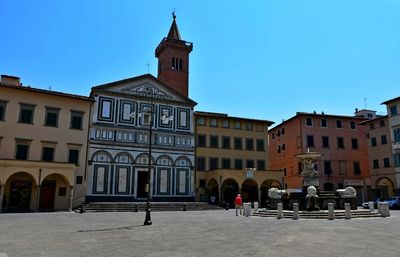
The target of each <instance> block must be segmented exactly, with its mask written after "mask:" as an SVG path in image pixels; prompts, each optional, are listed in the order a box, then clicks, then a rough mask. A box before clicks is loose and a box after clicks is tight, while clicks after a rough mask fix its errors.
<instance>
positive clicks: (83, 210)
mask: <svg viewBox="0 0 400 257" xmlns="http://www.w3.org/2000/svg"><path fill="white" fill-rule="evenodd" d="M79 213H85V203H84V202H81V206H80V209H79Z"/></svg>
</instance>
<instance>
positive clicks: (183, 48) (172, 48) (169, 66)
mask: <svg viewBox="0 0 400 257" xmlns="http://www.w3.org/2000/svg"><path fill="white" fill-rule="evenodd" d="M172 17H173V21H172V24H171V28H170V29H169V32H168V36H167V37H165V38H163V40H162V41H161V42H160V44H159V45H158V46H157V48H156V50H155V55H156V57H157V58H158V76H157V77H158V79H159V80H161V81H162V82H164V83H165V84H167V85H168V86H170V87H171V88H172V89H174V90H175V91H177V92H179V93H180V94H181V95H183V96H186V97H188V95H189V54H190V52H191V51H192V49H193V43H191V42H186V41H184V40H182V39H181V35H180V34H179V30H178V25H176V21H175V19H176V16H175V12H173V13H172Z"/></svg>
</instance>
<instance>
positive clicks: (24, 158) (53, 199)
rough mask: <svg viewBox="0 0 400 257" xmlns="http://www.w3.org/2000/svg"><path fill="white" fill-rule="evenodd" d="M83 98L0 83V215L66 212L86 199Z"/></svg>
mask: <svg viewBox="0 0 400 257" xmlns="http://www.w3.org/2000/svg"><path fill="white" fill-rule="evenodd" d="M92 102H93V101H92V100H91V99H90V98H88V97H83V96H77V95H71V94H65V93H60V92H55V91H50V90H43V89H37V88H32V87H27V86H23V85H22V84H21V83H20V81H19V78H18V77H12V76H6V75H2V76H1V81H0V211H38V210H68V209H71V208H72V207H74V206H77V205H79V204H80V203H81V202H82V201H84V197H85V172H86V171H85V167H86V165H85V164H86V159H87V158H86V152H87V137H88V124H89V122H88V119H89V117H90V114H89V112H90V106H91V104H92Z"/></svg>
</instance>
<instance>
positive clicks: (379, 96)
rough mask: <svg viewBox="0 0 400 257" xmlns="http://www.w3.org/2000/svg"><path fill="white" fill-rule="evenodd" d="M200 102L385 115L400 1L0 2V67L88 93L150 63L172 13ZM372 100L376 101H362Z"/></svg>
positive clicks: (398, 88)
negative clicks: (187, 45) (186, 44)
mask: <svg viewBox="0 0 400 257" xmlns="http://www.w3.org/2000/svg"><path fill="white" fill-rule="evenodd" d="M174 8H175V9H176V15H177V23H178V26H179V30H180V32H181V36H182V38H183V39H184V40H187V41H191V42H193V44H194V48H193V52H192V53H191V55H190V89H189V91H190V97H191V98H192V99H193V100H195V101H196V102H198V106H197V107H196V110H199V111H200V110H201V111H212V112H223V113H228V114H229V115H231V116H239V117H248V118H257V119H267V120H272V121H274V122H277V123H280V122H281V120H282V119H288V118H290V117H292V116H293V115H295V113H296V112H297V111H304V112H313V111H314V110H315V111H317V112H321V111H324V112H325V113H329V114H340V115H352V114H353V112H354V109H355V108H359V109H362V108H364V107H365V106H366V107H367V109H374V110H377V111H378V112H379V113H385V112H386V109H385V107H384V106H382V105H380V103H381V102H383V101H385V100H388V99H391V98H394V97H398V96H399V95H400V51H399V49H400V47H399V46H400V29H399V25H400V15H399V13H400V1H398V0H379V1H378V0H375V1H368V0H360V1H357V0H351V1H350V0H324V1H321V0H304V1H297V0H291V1H288V0H279V1H278V0H275V1H270V0H260V1H232V0H231V1H212V0H210V1H208V0H203V1H163V0H159V1H154V0H146V1H133V0H126V1H124V0H119V1H105V0H96V1H95V0H86V1H77V0H68V1H67V0H60V1H50V0H43V1H15V0H1V1H0V17H1V22H0V31H1V40H0V74H8V75H15V76H19V77H21V80H22V82H23V83H24V84H26V85H30V86H34V87H39V88H45V89H48V88H49V87H51V88H52V90H55V91H63V92H68V93H74V94H81V95H88V94H89V93H90V88H91V87H92V86H96V85H99V84H103V83H107V82H112V81H116V80H120V79H124V78H128V77H134V76H138V75H141V74H144V73H147V63H149V64H150V73H151V74H153V75H154V76H157V59H156V58H155V57H154V49H155V48H156V46H157V45H158V43H159V42H160V41H161V39H162V38H163V37H165V36H166V35H167V33H168V30H169V27H170V25H171V22H172V16H171V12H172V10H173V9H174ZM364 99H366V100H364Z"/></svg>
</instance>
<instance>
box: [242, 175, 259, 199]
mask: <svg viewBox="0 0 400 257" xmlns="http://www.w3.org/2000/svg"><path fill="white" fill-rule="evenodd" d="M242 198H243V202H258V185H257V182H256V181H255V180H253V179H246V180H245V181H243V183H242Z"/></svg>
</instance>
